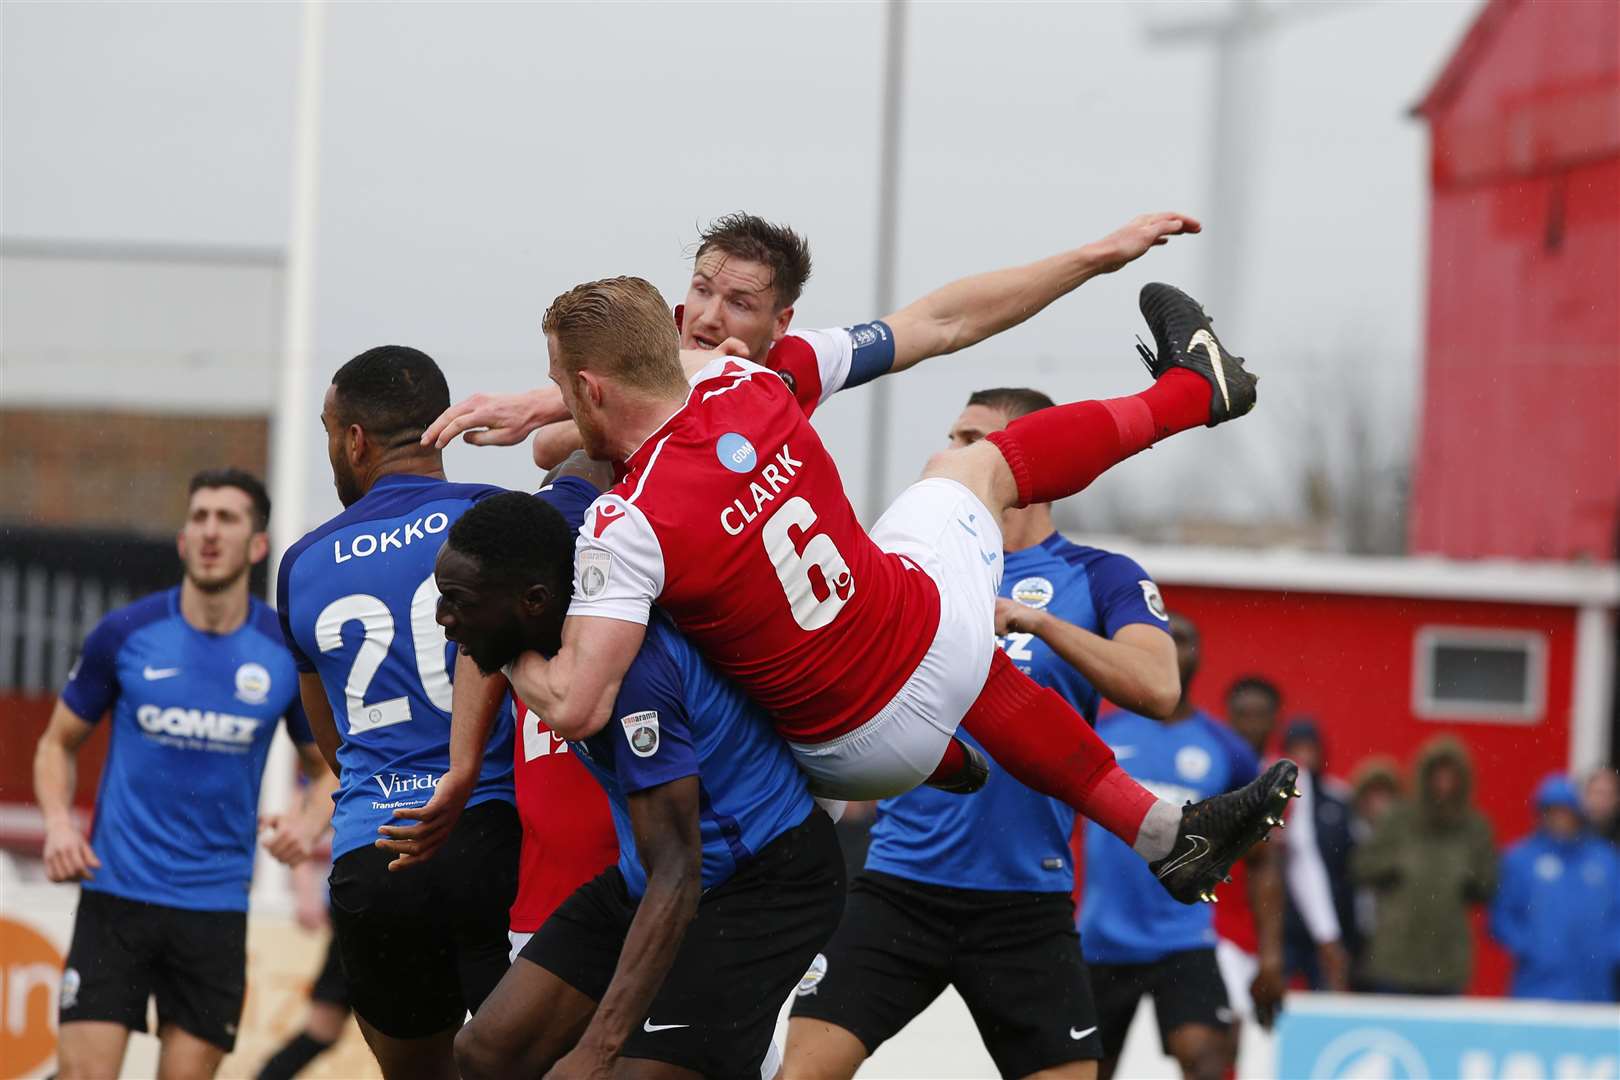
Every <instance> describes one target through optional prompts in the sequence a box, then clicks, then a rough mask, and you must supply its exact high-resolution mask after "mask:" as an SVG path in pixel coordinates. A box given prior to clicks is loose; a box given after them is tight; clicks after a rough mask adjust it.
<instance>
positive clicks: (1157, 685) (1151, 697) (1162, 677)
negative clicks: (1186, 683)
mask: <svg viewBox="0 0 1620 1080" xmlns="http://www.w3.org/2000/svg"><path fill="white" fill-rule="evenodd" d="M1180 701H1181V676H1180V674H1179V673H1177V671H1176V669H1175V668H1173V667H1172V668H1171V669H1170V670H1169V671H1168V672H1157V673H1155V674H1154V675H1152V676H1150V677H1149V678H1148V679H1147V680H1146V681H1145V684H1144V686H1143V687H1142V708H1143V711H1144V712H1146V713H1147V715H1148V716H1150V717H1152V718H1153V719H1154V720H1168V719H1170V714H1171V713H1173V712H1175V711H1176V705H1177V704H1178V703H1179V702H1180Z"/></svg>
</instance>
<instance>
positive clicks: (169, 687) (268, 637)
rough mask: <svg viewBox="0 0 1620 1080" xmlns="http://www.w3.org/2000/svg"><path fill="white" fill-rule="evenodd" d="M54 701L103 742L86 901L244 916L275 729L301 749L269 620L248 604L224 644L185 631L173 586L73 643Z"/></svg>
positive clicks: (301, 735) (285, 661) (289, 666)
mask: <svg viewBox="0 0 1620 1080" xmlns="http://www.w3.org/2000/svg"><path fill="white" fill-rule="evenodd" d="M62 702H63V704H65V705H66V706H67V707H68V708H69V709H71V710H72V711H73V713H74V714H75V715H76V716H78V717H79V718H80V719H81V720H84V721H86V722H87V723H91V724H94V723H97V722H99V721H100V720H101V718H102V716H103V715H104V714H105V713H107V712H108V710H111V711H112V739H111V743H110V745H109V749H108V752H107V763H106V766H105V767H104V768H103V770H102V773H101V787H100V790H99V792H98V793H97V795H96V815H95V824H94V827H93V828H92V830H91V833H90V846H91V848H92V849H94V851H95V852H96V856H97V858H99V859H100V860H101V868H100V869H99V870H97V871H96V872H95V876H94V877H92V878H91V879H90V880H89V881H86V882H85V883H84V887H85V888H86V889H89V890H91V891H93V892H105V893H111V894H112V895H114V896H121V897H123V898H125V899H127V900H139V901H144V902H146V903H150V904H163V905H165V906H168V907H177V908H186V909H190V910H194V911H246V910H247V901H248V886H249V884H250V882H251V880H252V877H253V853H254V841H255V838H256V837H257V835H258V823H259V817H258V815H259V783H260V780H261V779H262V778H263V776H264V762H265V758H266V756H267V755H268V754H269V752H270V742H271V739H272V738H274V736H275V733H276V724H277V721H279V720H280V719H281V718H282V717H286V720H287V733H288V734H289V735H291V736H292V738H293V739H294V741H296V742H301V743H308V742H310V741H311V737H310V733H309V725H308V724H307V722H306V721H305V719H304V710H303V708H302V706H300V705H299V703H298V672H297V670H296V669H295V668H294V666H293V658H292V657H291V656H290V655H289V654H288V652H287V648H286V646H285V645H283V644H282V641H281V633H280V630H279V628H278V627H277V626H276V616H275V612H273V611H271V610H270V608H269V607H268V606H266V605H265V604H263V603H261V602H260V601H258V600H253V599H250V600H249V601H248V615H247V620H246V621H245V622H244V623H243V624H242V625H241V626H240V627H238V628H237V629H236V630H234V631H232V632H231V633H229V634H211V633H207V632H205V631H202V630H198V629H197V628H196V627H194V626H192V625H191V624H190V623H188V622H186V620H185V617H184V616H182V615H181V613H180V589H179V588H178V587H176V588H173V589H169V590H166V591H164V592H160V593H154V594H153V595H151V596H148V597H146V598H145V599H143V600H137V601H136V602H135V603H133V604H130V605H129V606H128V607H123V608H120V609H118V610H117V611H114V612H112V613H111V614H109V615H107V616H106V617H105V618H103V619H102V620H101V622H100V623H98V624H97V625H96V628H95V629H94V630H92V631H91V632H90V636H89V637H87V638H86V639H85V642H84V652H83V653H82V655H81V656H80V657H79V662H78V663H77V664H75V665H74V666H73V671H72V672H71V674H70V675H69V676H68V683H67V686H66V687H64V688H63V690H62Z"/></svg>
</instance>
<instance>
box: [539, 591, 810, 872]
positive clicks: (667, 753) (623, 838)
mask: <svg viewBox="0 0 1620 1080" xmlns="http://www.w3.org/2000/svg"><path fill="white" fill-rule="evenodd" d="M570 745H571V746H573V747H574V749H575V750H577V751H579V754H580V760H581V761H582V762H584V763H585V766H586V767H587V768H588V769H590V771H591V774H592V775H594V776H595V777H596V779H597V781H598V782H599V783H600V784H601V785H602V788H603V790H605V791H606V792H607V796H608V803H609V806H610V808H611V810H612V814H613V828H614V831H615V832H617V833H618V837H619V870H620V872H621V873H623V874H624V880H625V884H626V886H627V887H628V889H629V891H630V895H631V896H635V897H639V896H641V894H642V893H644V892H645V891H646V889H647V874H646V871H645V870H643V869H642V866H641V856H640V855H639V854H638V853H637V851H636V840H635V834H634V832H633V831H632V830H631V828H630V809H629V804H628V802H627V801H626V800H627V797H628V796H630V795H634V794H635V793H636V792H638V791H645V790H647V789H648V788H653V787H657V786H658V785H659V784H667V783H669V782H670V781H671V780H679V779H681V778H682V777H686V776H694V775H695V776H697V778H698V815H699V824H700V828H701V832H702V837H703V887H704V888H705V889H711V888H713V887H714V886H716V885H718V884H720V883H721V882H723V881H725V880H726V879H727V878H729V877H730V876H731V875H732V874H733V873H735V872H736V871H737V869H738V868H739V867H740V866H742V865H743V864H745V863H746V862H748V860H749V859H751V858H753V856H754V855H755V854H757V853H758V852H759V851H760V850H761V849H762V848H764V847H765V845H766V844H769V843H770V842H771V841H772V840H774V839H776V838H777V837H778V836H780V835H782V834H783V833H784V832H786V831H788V830H789V829H791V828H794V827H795V826H797V825H799V824H801V823H802V822H803V821H804V820H805V818H806V817H808V816H809V815H810V812H811V810H813V809H814V807H815V804H814V803H813V802H812V801H811V799H810V790H809V788H808V787H807V786H806V785H805V780H804V775H803V774H802V773H800V772H799V767H798V765H796V764H795V763H794V760H793V754H792V752H791V751H789V750H788V748H787V744H786V743H784V742H783V741H782V740H781V738H780V737H779V736H778V735H777V734H776V731H775V729H774V728H773V727H772V726H771V722H770V718H769V717H767V716H766V715H765V713H764V712H763V711H762V710H761V709H760V708H759V706H757V705H755V704H754V703H753V702H752V701H751V700H750V699H749V698H748V697H747V696H746V695H744V694H743V692H742V691H741V690H739V689H737V688H736V687H735V686H733V685H731V683H729V682H727V681H726V680H725V679H724V678H722V677H721V676H720V675H719V674H718V673H717V672H715V670H714V669H713V668H711V667H710V666H709V664H708V661H706V660H704V659H703V657H702V656H700V655H699V654H698V651H697V650H696V649H695V648H693V647H692V646H691V645H690V644H689V643H688V642H687V640H686V639H685V638H684V637H682V636H681V635H680V633H679V631H677V630H676V629H675V627H674V626H673V625H672V624H671V623H670V622H669V620H668V618H667V617H666V616H665V615H663V613H662V612H660V611H658V610H657V609H656V608H655V609H654V610H653V615H652V618H651V619H650V620H649V622H648V624H647V638H646V641H645V642H644V643H643V644H642V646H641V652H640V653H638V654H637V655H636V659H635V661H634V662H633V663H632V664H631V665H630V671H629V672H628V673H627V674H626V675H625V677H624V683H623V685H621V686H620V688H619V696H618V699H617V700H616V701H615V702H614V707H613V719H611V720H609V721H608V725H607V727H605V728H603V729H602V730H601V731H599V732H597V733H596V734H595V735H593V736H591V737H590V738H589V739H586V740H584V741H582V742H577V743H571V744H570Z"/></svg>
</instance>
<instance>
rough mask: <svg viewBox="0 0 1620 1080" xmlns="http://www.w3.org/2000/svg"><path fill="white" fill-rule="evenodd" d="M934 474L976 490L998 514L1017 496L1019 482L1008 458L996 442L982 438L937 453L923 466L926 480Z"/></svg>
mask: <svg viewBox="0 0 1620 1080" xmlns="http://www.w3.org/2000/svg"><path fill="white" fill-rule="evenodd" d="M934 477H943V478H944V479H947V480H955V481H956V482H957V483H959V484H961V485H962V486H963V487H965V488H967V489H968V490H969V491H971V492H973V494H974V495H975V496H977V497H978V499H979V501H980V502H982V503H984V505H985V506H986V507H987V508H988V509H989V510H990V511H991V512H992V513H997V514H999V513H1000V512H1001V511H1003V510H1005V509H1006V508H1007V507H1009V506H1012V505H1013V504H1014V503H1016V502H1017V499H1018V483H1017V481H1015V480H1014V479H1013V475H1012V470H1011V469H1010V468H1008V467H1007V461H1006V459H1005V458H1003V457H1002V456H1001V451H1000V450H998V449H996V445H995V444H994V443H992V442H988V441H985V440H983V439H981V440H980V441H978V442H976V443H974V444H973V445H972V446H960V447H951V448H950V449H947V450H940V451H937V452H935V453H934V455H933V456H932V457H930V458H929V459H928V464H927V466H926V467H924V469H923V479H925V480H927V479H932V478H934Z"/></svg>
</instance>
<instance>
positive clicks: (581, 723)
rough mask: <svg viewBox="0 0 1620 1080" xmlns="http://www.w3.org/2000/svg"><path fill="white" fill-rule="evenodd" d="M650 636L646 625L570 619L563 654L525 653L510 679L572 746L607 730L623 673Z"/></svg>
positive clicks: (598, 618)
mask: <svg viewBox="0 0 1620 1080" xmlns="http://www.w3.org/2000/svg"><path fill="white" fill-rule="evenodd" d="M646 636H647V626H646V624H645V623H636V622H626V621H625V620H623V619H612V618H605V617H602V616H597V615H570V616H568V619H567V621H566V622H564V623H563V633H562V650H561V651H560V652H558V653H557V655H556V656H555V657H553V658H552V659H550V660H547V659H546V658H545V657H543V656H541V655H540V654H539V653H537V652H526V653H524V654H523V655H522V656H520V657H518V658H517V661H516V662H515V663H513V664H512V667H511V670H510V671H508V672H507V677H508V678H510V679H511V680H512V689H513V691H514V692H515V693H516V694H517V696H518V697H520V698H522V699H523V703H524V704H525V705H527V706H529V708H531V709H533V710H534V711H535V712H537V713H539V714H540V715H541V716H543V717H545V718H546V724H547V726H548V727H550V728H551V730H552V731H554V732H556V733H557V735H558V736H560V737H561V738H564V739H567V740H569V741H570V742H578V741H579V740H581V739H588V738H590V737H591V736H592V735H595V734H596V733H597V732H598V731H601V730H602V729H603V728H604V727H606V726H607V722H608V719H609V718H610V717H611V715H612V712H613V700H614V698H616V697H618V695H619V686H620V684H621V683H623V682H624V673H625V672H627V671H629V670H630V663H631V661H633V660H634V659H635V658H636V653H637V652H639V651H640V649H641V642H642V640H643V639H644V638H645V637H646Z"/></svg>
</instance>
